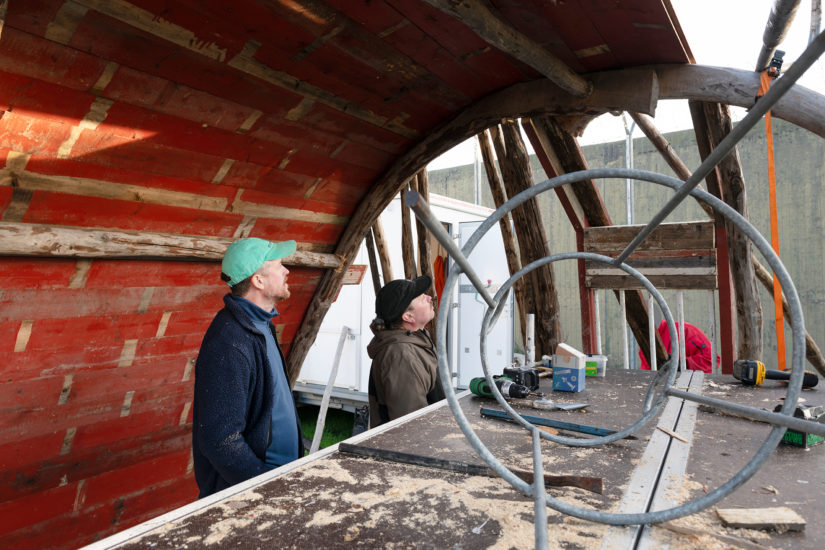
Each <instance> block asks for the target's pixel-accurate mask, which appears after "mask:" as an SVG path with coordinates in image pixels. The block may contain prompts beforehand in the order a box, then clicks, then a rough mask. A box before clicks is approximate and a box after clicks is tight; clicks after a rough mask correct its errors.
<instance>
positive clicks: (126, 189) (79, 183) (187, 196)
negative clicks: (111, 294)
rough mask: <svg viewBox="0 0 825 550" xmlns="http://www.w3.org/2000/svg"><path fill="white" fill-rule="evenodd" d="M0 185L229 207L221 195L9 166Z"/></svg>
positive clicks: (190, 205)
mask: <svg viewBox="0 0 825 550" xmlns="http://www.w3.org/2000/svg"><path fill="white" fill-rule="evenodd" d="M0 185H14V186H15V187H17V188H19V189H23V190H27V191H51V192H56V193H69V194H74V195H84V196H90V197H102V198H108V199H117V200H128V201H139V202H146V203H152V204H162V205H169V206H177V207H182V208H196V209H199V210H214V211H219V212H220V211H224V210H226V207H227V200H226V199H223V198H218V197H208V196H203V195H200V194H196V193H184V192H181V191H171V190H168V189H157V188H151V187H146V186H141V185H131V184H125V183H116V182H111V181H103V180H94V179H89V178H75V177H65V176H51V175H47V174H37V173H34V172H29V171H23V172H12V171H11V170H8V169H1V170H0Z"/></svg>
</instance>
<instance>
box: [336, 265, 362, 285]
mask: <svg viewBox="0 0 825 550" xmlns="http://www.w3.org/2000/svg"><path fill="white" fill-rule="evenodd" d="M366 272H367V266H366V265H361V264H352V265H350V266H349V267H348V268H347V271H346V273H344V278H343V279H342V280H341V284H342V285H360V284H361V281H362V280H363V279H364V273H366Z"/></svg>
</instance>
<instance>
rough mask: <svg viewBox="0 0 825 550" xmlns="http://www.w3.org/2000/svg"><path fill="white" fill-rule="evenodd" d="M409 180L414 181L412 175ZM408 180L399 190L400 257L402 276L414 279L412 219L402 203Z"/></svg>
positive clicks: (415, 271) (415, 274)
mask: <svg viewBox="0 0 825 550" xmlns="http://www.w3.org/2000/svg"><path fill="white" fill-rule="evenodd" d="M410 182H413V183H414V182H415V178H414V177H413V178H412V179H411V180H410ZM410 182H407V183H406V184H404V190H403V191H402V192H401V258H402V259H403V261H404V278H405V279H415V278H416V277H418V273H417V269H416V267H415V251H414V250H413V238H412V220H411V218H410V209H409V208H407V205H406V204H405V203H404V197H405V196H406V194H407V191H409V185H410Z"/></svg>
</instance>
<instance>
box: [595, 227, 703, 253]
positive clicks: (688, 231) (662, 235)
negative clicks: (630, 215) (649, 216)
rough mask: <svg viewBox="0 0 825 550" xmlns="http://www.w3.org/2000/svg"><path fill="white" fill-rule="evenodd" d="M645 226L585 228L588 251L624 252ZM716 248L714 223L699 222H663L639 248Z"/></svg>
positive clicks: (639, 249) (640, 249) (641, 249)
mask: <svg viewBox="0 0 825 550" xmlns="http://www.w3.org/2000/svg"><path fill="white" fill-rule="evenodd" d="M644 227H645V226H644V225H611V226H606V227H586V228H585V229H584V247H585V251H586V252H595V253H598V254H607V253H609V252H621V251H623V250H624V249H625V247H626V246H627V245H628V244H630V242H631V241H632V240H633V238H634V237H636V235H638V234H639V232H641V230H642V229H644ZM715 247H716V240H715V235H714V229H713V222H712V221H696V222H678V223H663V224H661V225H659V226H658V227H657V228H656V229H654V230H653V232H652V233H651V234H650V235H649V236H648V238H647V239H645V240H644V241H643V242H642V243H641V244H640V245H639V247H638V248H637V249H636V250H638V251H644V250H688V249H713V248H715Z"/></svg>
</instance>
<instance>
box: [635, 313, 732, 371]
mask: <svg viewBox="0 0 825 550" xmlns="http://www.w3.org/2000/svg"><path fill="white" fill-rule="evenodd" d="M674 324H675V325H676V333H677V340H676V341H677V345H678V332H679V323H674ZM659 336H661V337H662V341H663V342H664V343H665V349H666V350H667V352H668V353H670V331H669V330H668V328H667V321H665V320H662V322H661V324H660V325H659ZM685 349H686V350H687V357H686V358H685V363H686V364H687V368H688V369H690V370H700V371H703V372H707V373H711V372H713V359H712V357H713V355H712V351H711V349H710V340H708V337H707V336H705V333H704V332H702V331H701V330H699V329H698V328H696V327H694V326H693V325H691V324H690V323H685ZM639 357H640V358H641V360H642V369H643V370H650V365H648V364H647V361H646V360H645V357H644V355H643V354H642V352H641V351H639ZM720 362H721V359H720V358H719V356H718V355H717V356H716V364H717V365H718V364H719V363H720Z"/></svg>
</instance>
